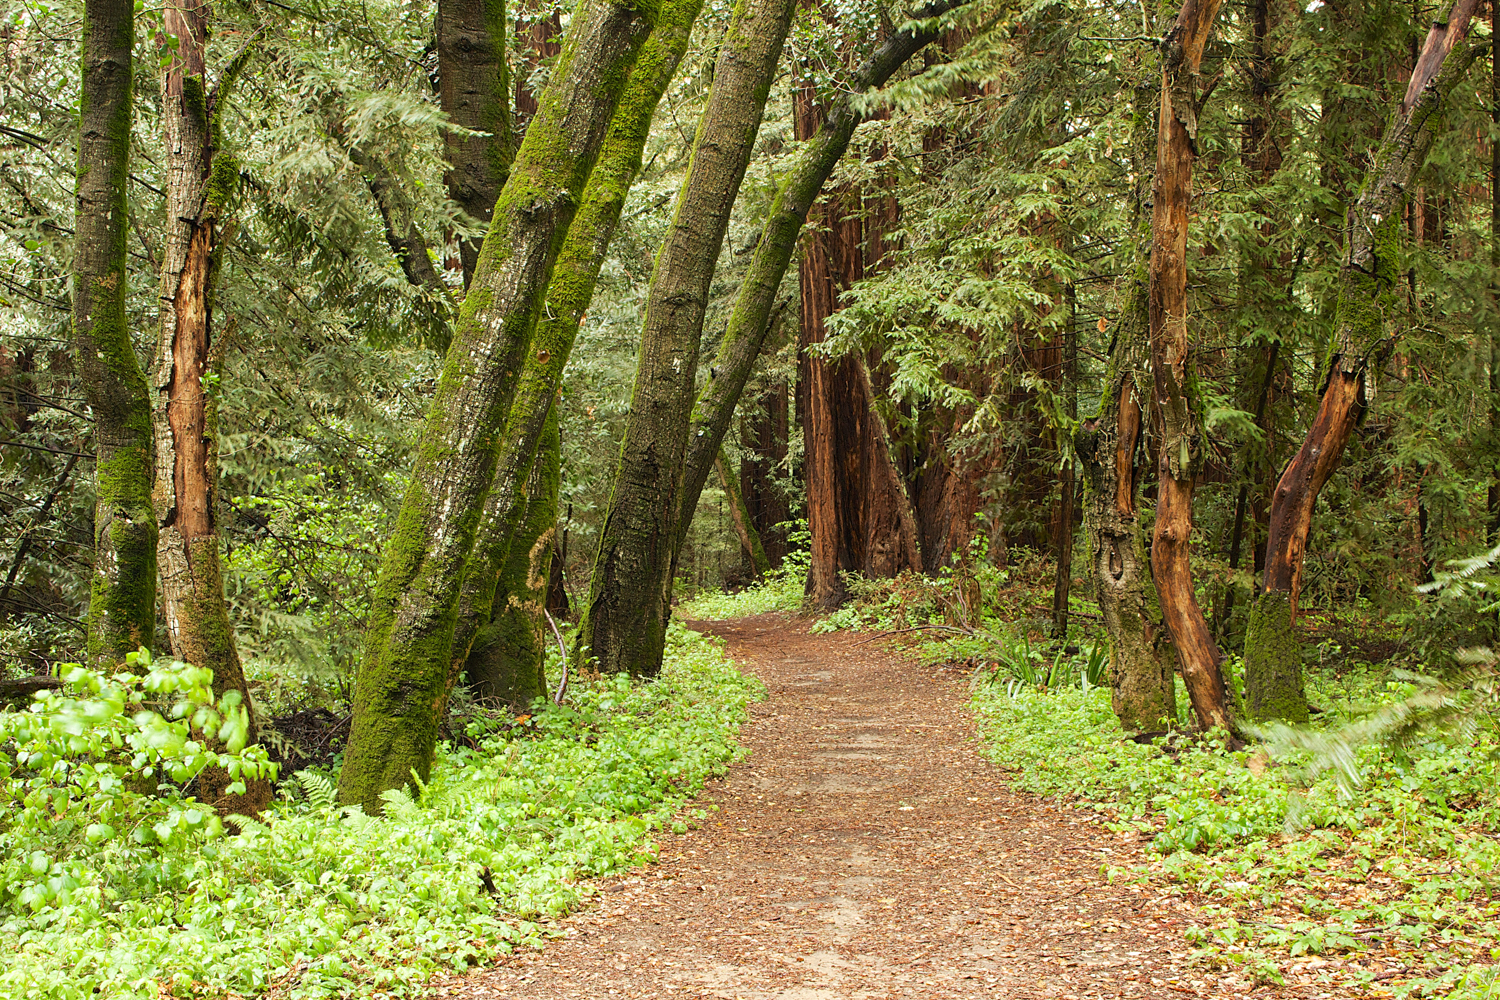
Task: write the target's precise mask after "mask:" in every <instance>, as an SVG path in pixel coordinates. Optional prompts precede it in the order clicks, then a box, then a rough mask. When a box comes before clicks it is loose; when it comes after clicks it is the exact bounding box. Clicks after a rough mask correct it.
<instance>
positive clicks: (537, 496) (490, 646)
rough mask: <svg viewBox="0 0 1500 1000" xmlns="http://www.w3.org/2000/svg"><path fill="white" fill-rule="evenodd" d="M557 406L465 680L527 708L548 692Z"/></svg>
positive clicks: (484, 693)
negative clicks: (548, 605)
mask: <svg viewBox="0 0 1500 1000" xmlns="http://www.w3.org/2000/svg"><path fill="white" fill-rule="evenodd" d="M557 420H558V413H557V407H556V406H555V405H554V406H553V407H552V410H551V413H550V414H549V416H548V417H547V423H546V428H545V430H544V431H543V432H542V441H541V444H540V446H539V447H538V449H537V457H536V461H535V462H534V463H532V468H531V475H530V476H528V477H527V480H526V513H525V516H524V517H523V518H522V519H521V524H520V526H519V528H518V529H517V531H516V535H515V539H514V541H513V542H512V544H511V546H510V555H509V557H508V558H507V559H506V562H505V568H504V570H503V571H502V572H501V574H500V581H499V584H498V586H497V588H496V593H497V594H500V595H502V596H501V598H500V600H499V601H497V602H495V604H494V610H493V613H492V615H491V617H490V620H489V622H488V623H486V624H485V625H484V626H482V627H481V628H480V629H479V634H478V635H476V636H475V637H474V646H473V649H472V650H471V651H470V653H469V658H468V661H467V664H466V680H467V683H468V685H469V687H470V688H471V689H472V690H473V692H474V694H475V695H476V696H477V697H480V698H490V699H495V700H498V701H503V702H505V703H506V704H508V705H510V706H512V707H514V708H524V707H525V706H527V705H529V704H531V700H532V699H533V698H537V697H539V696H541V695H544V694H546V693H547V671H546V656H545V651H546V645H547V640H548V635H547V631H548V626H547V620H546V617H545V615H544V611H545V609H546V601H547V583H548V579H549V577H550V575H551V570H552V552H553V544H552V543H553V537H554V536H555V535H556V533H557V491H558V479H559V469H560V459H561V445H562V442H561V439H560V437H559V435H558V427H557Z"/></svg>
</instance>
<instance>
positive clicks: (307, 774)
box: [296, 771, 338, 809]
mask: <svg viewBox="0 0 1500 1000" xmlns="http://www.w3.org/2000/svg"><path fill="white" fill-rule="evenodd" d="M296 777H297V784H299V785H301V786H302V792H303V794H305V795H306V796H307V801H308V804H310V805H311V806H312V807H313V808H314V809H332V808H333V807H334V806H335V805H337V804H338V789H337V788H335V787H334V784H333V782H332V781H331V780H330V779H329V778H328V776H327V775H324V774H319V773H318V772H317V771H298V772H297V775H296Z"/></svg>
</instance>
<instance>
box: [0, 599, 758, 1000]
mask: <svg viewBox="0 0 1500 1000" xmlns="http://www.w3.org/2000/svg"><path fill="white" fill-rule="evenodd" d="M759 696H760V688H759V686H758V684H757V683H756V682H755V681H753V680H751V679H749V678H746V677H743V676H742V675H741V674H740V673H739V672H738V671H737V670H735V668H734V666H733V664H732V663H731V662H730V661H729V660H728V659H726V658H725V657H724V655H723V654H722V652H721V651H720V649H719V647H718V645H717V644H716V643H715V642H714V641H712V640H709V639H706V638H703V637H700V636H697V635H695V634H693V633H689V632H687V631H685V630H683V629H681V628H678V627H674V628H673V629H672V631H671V633H670V636H669V646H668V657H667V663H666V667H665V670H664V672H663V674H662V676H661V677H660V678H659V679H657V680H655V681H653V682H650V683H632V682H631V681H630V680H629V679H628V678H623V677H621V678H604V679H599V678H593V679H585V680H575V681H574V683H573V685H572V686H571V687H570V688H569V692H568V698H567V702H566V704H564V705H563V706H560V707H558V706H548V707H539V708H538V710H537V711H536V712H535V713H534V714H533V715H532V716H530V717H529V718H525V719H509V720H507V719H496V718H494V717H478V716H476V717H474V718H472V719H471V720H470V721H469V723H468V726H467V732H466V734H465V735H466V739H464V740H462V741H459V742H461V743H462V744H463V745H454V744H445V745H444V746H443V747H442V748H441V750H440V753H439V757H438V761H437V763H436V765H435V766H434V769H433V775H432V781H431V783H430V784H429V785H427V786H426V787H425V788H424V789H423V790H422V794H421V795H420V796H419V797H418V798H416V799H415V800H414V799H413V797H412V796H411V795H408V794H404V793H387V797H386V816H384V817H383V818H378V819H377V818H371V817H367V816H365V815H363V814H362V813H360V812H359V811H358V810H346V809H339V808H337V807H336V806H335V805H334V803H333V784H332V781H331V780H330V776H328V775H322V774H317V773H313V772H301V773H300V774H299V775H298V779H299V780H298V781H297V783H296V787H297V788H298V789H299V790H298V791H296V792H295V793H294V794H289V795H288V794H285V793H284V795H283V798H282V799H281V800H279V801H278V802H276V803H275V804H274V805H273V806H272V808H271V809H270V810H269V811H268V812H267V813H266V814H265V815H264V816H263V817H262V820H261V821H259V822H248V821H247V822H246V823H244V824H243V830H242V831H241V832H239V833H228V832H226V831H225V830H224V828H223V827H222V826H220V825H219V824H218V822H217V821H216V820H215V819H213V818H212V817H211V815H210V814H208V813H207V812H206V811H205V810H203V809H201V808H200V807H197V806H195V804H194V803H192V801H191V799H190V798H188V797H185V796H184V795H183V793H182V791H181V789H180V788H179V787H178V786H176V785H173V784H170V783H167V784H162V785H161V786H160V787H159V788H157V789H156V790H155V792H154V794H145V793H144V792H143V791H142V790H141V788H142V782H143V781H144V780H146V776H145V775H144V774H143V773H142V772H141V769H140V767H139V766H138V765H140V764H141V763H143V762H144V760H145V758H144V757H140V756H137V757H136V758H134V759H132V755H131V754H130V753H127V752H123V751H121V750H120V749H119V748H120V747H122V746H123V745H124V744H122V743H120V742H114V743H113V744H111V740H112V738H113V737H112V736H111V735H110V733H127V732H128V731H129V730H130V728H131V725H133V724H134V723H136V722H140V723H141V724H142V725H143V726H145V728H146V729H147V730H149V732H148V735H147V737H146V739H147V742H149V741H150V740H151V739H153V738H159V739H163V740H166V741H167V742H168V743H171V740H172V737H170V736H163V735H162V734H163V733H177V734H178V736H179V737H182V726H183V725H186V723H181V724H179V723H178V722H174V721H173V720H174V719H176V718H178V715H174V714H173V712H174V711H176V710H175V709H173V710H169V711H166V712H165V714H156V715H155V719H156V721H155V722H151V723H150V724H149V725H146V722H147V721H149V720H148V719H147V717H148V716H151V715H152V714H153V713H151V712H150V711H148V710H147V708H146V707H143V706H140V705H136V706H130V705H126V704H123V703H122V705H121V706H119V707H122V708H123V711H116V710H114V709H112V708H111V706H109V705H102V704H99V703H97V702H98V699H94V700H93V701H90V699H89V697H88V693H87V692H80V693H78V694H77V696H76V698H73V699H72V700H73V701H75V702H76V704H74V705H73V708H71V709H68V710H62V702H63V701H69V699H68V698H61V699H60V700H59V701H58V702H57V703H55V704H52V705H51V706H50V708H49V707H42V708H34V709H32V710H31V713H29V714H35V715H45V714H46V713H48V712H50V713H51V714H50V715H46V718H45V720H44V724H40V725H34V726H32V728H33V729H35V730H36V731H37V732H38V733H41V735H40V736H38V737H37V738H36V741H40V742H39V744H37V745H43V746H51V747H52V748H53V750H55V751H56V752H54V753H53V754H52V759H49V760H44V759H42V758H36V759H35V760H33V759H32V758H31V757H30V756H29V755H30V754H31V753H32V747H33V744H32V743H27V744H25V745H24V746H23V745H22V742H21V741H20V740H19V739H18V738H17V737H15V736H14V735H13V733H12V735H10V736H9V738H8V739H7V740H0V751H3V756H0V778H3V779H4V781H5V787H6V788H7V790H8V791H9V793H10V801H9V803H8V804H7V805H6V807H5V810H4V816H3V817H0V858H4V859H5V868H4V884H3V885H0V948H3V949H4V952H5V954H6V960H5V962H4V967H3V971H0V996H4V997H7V998H10V997H15V998H21V997H56V998H84V997H98V996H108V997H112V998H124V997H157V996H161V995H172V996H183V997H187V996H192V997H224V996H232V995H236V996H263V995H267V994H268V993H271V992H273V991H274V995H275V996H277V997H281V998H313V997H334V996H339V997H343V996H371V995H381V996H409V995H413V994H415V993H416V992H418V991H419V990H420V988H421V984H422V983H423V982H424V981H425V980H426V979H427V978H429V976H430V975H431V974H432V973H433V972H434V971H435V970H437V969H453V970H458V971H462V970H464V969H466V968H469V967H472V966H474V965H476V964H478V963H481V962H485V961H488V960H490V959H492V958H493V957H494V956H495V955H496V954H497V953H503V952H508V951H510V950H512V949H514V948H516V947H518V946H523V945H537V944H540V943H541V942H542V941H543V940H544V939H545V938H546V937H547V936H548V935H549V933H550V930H549V925H550V921H551V918H554V917H556V916H558V915H559V914H562V913H564V912H566V911H567V910H569V909H571V908H573V907H575V906H577V905H579V904H580V903H581V902H582V901H584V900H585V899H586V898H587V896H588V894H589V891H590V890H589V888H588V887H587V885H586V884H585V882H584V880H586V879H589V878H594V877H597V876H601V875H605V874H608V873H610V872H614V871H619V870H621V869H624V868H628V867H630V866H632V865H637V864H641V863H644V862H649V861H650V860H652V859H653V857H654V851H655V846H654V844H653V843H652V841H651V832H652V831H653V830H657V829H661V828H662V827H663V826H664V825H670V826H672V827H674V828H677V829H684V828H685V827H684V826H683V823H682V821H681V820H680V819H675V818H674V817H677V816H678V814H679V812H680V811H681V809H682V807H683V804H684V803H685V802H686V801H687V799H688V798H689V797H690V796H691V795H692V794H693V793H694V792H696V791H697V790H698V789H699V788H700V787H701V786H702V784H703V782H704V781H705V780H706V779H707V778H708V777H709V776H711V775H714V774H716V773H720V772H722V771H723V769H724V767H725V766H726V763H727V762H728V761H730V760H732V759H734V758H735V757H736V756H737V755H738V754H739V753H740V751H739V749H738V748H737V746H736V744H735V743H734V741H733V738H734V736H735V733H736V732H737V730H738V728H739V726H740V724H741V722H742V721H743V720H744V718H745V715H746V706H747V704H748V702H749V701H751V700H752V699H754V698H756V697H759ZM79 705H81V706H82V708H79ZM132 707H133V708H135V709H138V710H139V714H136V715H135V716H134V717H132V714H131V711H132ZM186 711H187V713H188V716H189V717H190V716H191V714H192V706H190V705H189V706H188V707H187V709H186ZM15 715H16V713H5V716H11V717H14V716H15ZM179 715H180V713H179ZM5 716H0V718H4V717H5ZM91 719H92V720H93V721H91ZM122 720H126V721H124V722H122ZM12 721H14V720H13V719H12ZM207 721H209V722H213V721H214V720H213V719H208V720H207ZM54 723H55V724H54ZM97 725H105V726H106V727H113V728H112V729H110V732H107V733H105V734H104V735H103V736H102V737H101V738H100V739H95V740H93V742H92V744H91V743H90V740H89V739H87V738H85V737H86V735H87V734H88V733H90V732H92V731H93V730H92V729H91V727H95V726H97ZM174 727H175V728H174ZM200 728H201V727H200ZM151 733H155V734H156V736H154V737H153V736H151V735H150V734H151ZM48 734H51V735H48ZM33 735H35V734H33ZM188 736H189V737H190V736H191V734H188ZM101 739H102V742H101ZM49 740H50V741H51V742H50V743H48V741H49ZM80 740H81V741H82V742H79V741H80ZM36 741H33V742H34V743H36ZM195 747H196V744H194V743H193V742H192V740H191V739H190V738H187V737H182V738H177V739H176V743H175V744H173V745H171V746H168V747H167V748H166V750H165V751H164V753H165V754H167V756H169V757H171V756H172V755H173V754H175V755H176V756H175V757H173V758H172V759H171V760H161V759H160V758H161V756H162V755H161V754H158V755H157V758H158V764H159V765H161V766H170V765H174V764H175V763H179V762H180V761H178V758H187V757H192V754H193V753H197V756H198V757H202V756H203V754H202V753H201V752H199V751H197V750H195V749H194V748H195ZM193 759H195V760H196V758H193ZM58 761H62V764H61V765H59V763H58ZM33 764H36V765H40V766H42V769H41V770H38V769H37V767H33V766H31V765H33ZM161 766H159V767H158V770H157V771H156V772H155V774H154V776H152V777H151V778H150V781H149V783H150V784H155V782H156V781H157V780H159V779H161V778H162V776H163V772H162V768H161ZM96 768H97V775H96ZM133 768H134V769H133ZM70 769H71V770H72V771H73V772H74V773H75V774H77V773H84V774H87V775H90V776H95V777H91V778H90V779H89V781H88V782H86V783H85V784H87V785H88V787H89V788H90V789H91V792H90V794H91V795H93V797H92V798H90V797H88V796H83V797H78V796H71V797H70V795H69V794H68V793H67V792H66V791H64V792H63V793H61V794H59V793H58V791H57V789H56V788H55V787H54V786H55V785H56V784H57V782H56V780H55V775H58V774H62V773H63V772H65V771H68V770H70ZM177 770H178V771H179V772H181V773H176V774H175V778H184V777H187V776H188V775H187V773H186V772H185V771H182V769H181V768H180V767H179V768H177ZM99 776H102V777H99ZM101 780H102V782H103V784H105V785H106V786H107V787H106V788H105V789H104V790H103V791H102V792H101V791H100V790H99V788H98V786H99V784H100V782H101ZM290 784H291V783H286V784H284V785H283V788H284V790H285V789H287V788H288V787H289V785H290ZM101 796H102V798H101ZM22 805H24V808H20V809H18V806H22ZM90 810H94V811H96V812H100V814H101V815H103V814H104V813H108V814H109V815H110V816H113V817H114V818H115V823H114V824H113V828H112V829H110V830H109V831H108V833H107V834H106V833H105V831H103V830H100V829H99V828H98V827H99V825H100V824H99V823H97V822H93V821H92V819H91V817H90V816H89V815H88V813H89V812H90ZM132 824H133V825H132Z"/></svg>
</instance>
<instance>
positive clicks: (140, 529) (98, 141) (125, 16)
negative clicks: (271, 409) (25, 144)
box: [73, 0, 156, 669]
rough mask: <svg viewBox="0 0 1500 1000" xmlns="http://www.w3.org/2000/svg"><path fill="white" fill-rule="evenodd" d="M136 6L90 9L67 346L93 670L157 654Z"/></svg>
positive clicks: (109, 4) (98, 2) (113, 0)
mask: <svg viewBox="0 0 1500 1000" xmlns="http://www.w3.org/2000/svg"><path fill="white" fill-rule="evenodd" d="M134 16H135V14H134V8H133V7H132V5H131V4H130V2H129V0H88V2H87V3H85V5H84V11H83V21H84V24H83V57H82V60H81V62H82V75H83V93H82V99H81V104H80V110H79V133H78V186H77V197H78V213H77V217H76V219H77V221H76V223H75V231H74V253H73V338H74V345H75V350H76V352H77V358H78V375H79V383H80V385H81V386H82V388H83V393H84V398H85V399H87V400H88V404H89V408H90V410H92V411H93V417H94V447H95V459H96V464H95V486H96V499H95V503H94V567H93V573H92V576H91V586H90V592H89V619H88V662H89V665H90V666H92V667H95V668H96V669H109V668H110V667H113V666H114V665H116V664H119V663H123V662H124V660H125V654H127V653H131V652H134V651H135V650H136V649H138V648H139V647H141V646H146V647H148V648H149V647H151V646H152V645H154V639H155V633H156V515H155V514H154V512H153V510H152V507H151V462H152V453H151V395H150V390H149V389H148V388H147V383H146V376H145V374H144V373H143V372H142V370H141V364H140V361H139V360H137V358H136V355H135V347H134V346H133V345H132V344H131V339H130V326H129V322H128V320H127V318H126V313H125V293H126V286H127V284H128V280H127V274H126V254H125V238H126V233H127V228H128V218H129V216H128V212H127V202H126V194H127V192H126V179H127V176H128V174H129V170H130V122H131V101H132V99H133V93H132V90H131V64H132V55H131V52H132V49H133V48H134V45H135V28H134Z"/></svg>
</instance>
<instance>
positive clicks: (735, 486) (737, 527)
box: [714, 448, 771, 577]
mask: <svg viewBox="0 0 1500 1000" xmlns="http://www.w3.org/2000/svg"><path fill="white" fill-rule="evenodd" d="M714 469H715V470H716V471H717V472H718V473H719V485H721V486H723V487H724V496H725V497H726V498H728V500H729V517H730V520H732V521H733V522H734V531H735V534H737V535H739V536H740V546H741V547H742V548H743V549H744V550H745V557H746V558H747V559H749V560H750V567H751V569H753V570H754V571H755V575H756V576H757V577H763V576H765V575H766V574H767V573H769V572H770V571H771V561H770V560H769V559H767V558H766V550H765V547H764V546H763V545H761V543H760V532H758V531H756V530H755V522H754V521H752V520H751V519H750V511H749V510H748V509H747V508H746V507H745V496H744V494H743V493H741V492H740V481H739V480H738V479H737V478H736V477H735V474H734V468H733V467H732V466H731V465H730V464H729V457H728V456H727V455H725V454H724V451H723V449H722V448H721V449H720V450H719V459H718V461H716V462H715V463H714Z"/></svg>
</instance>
